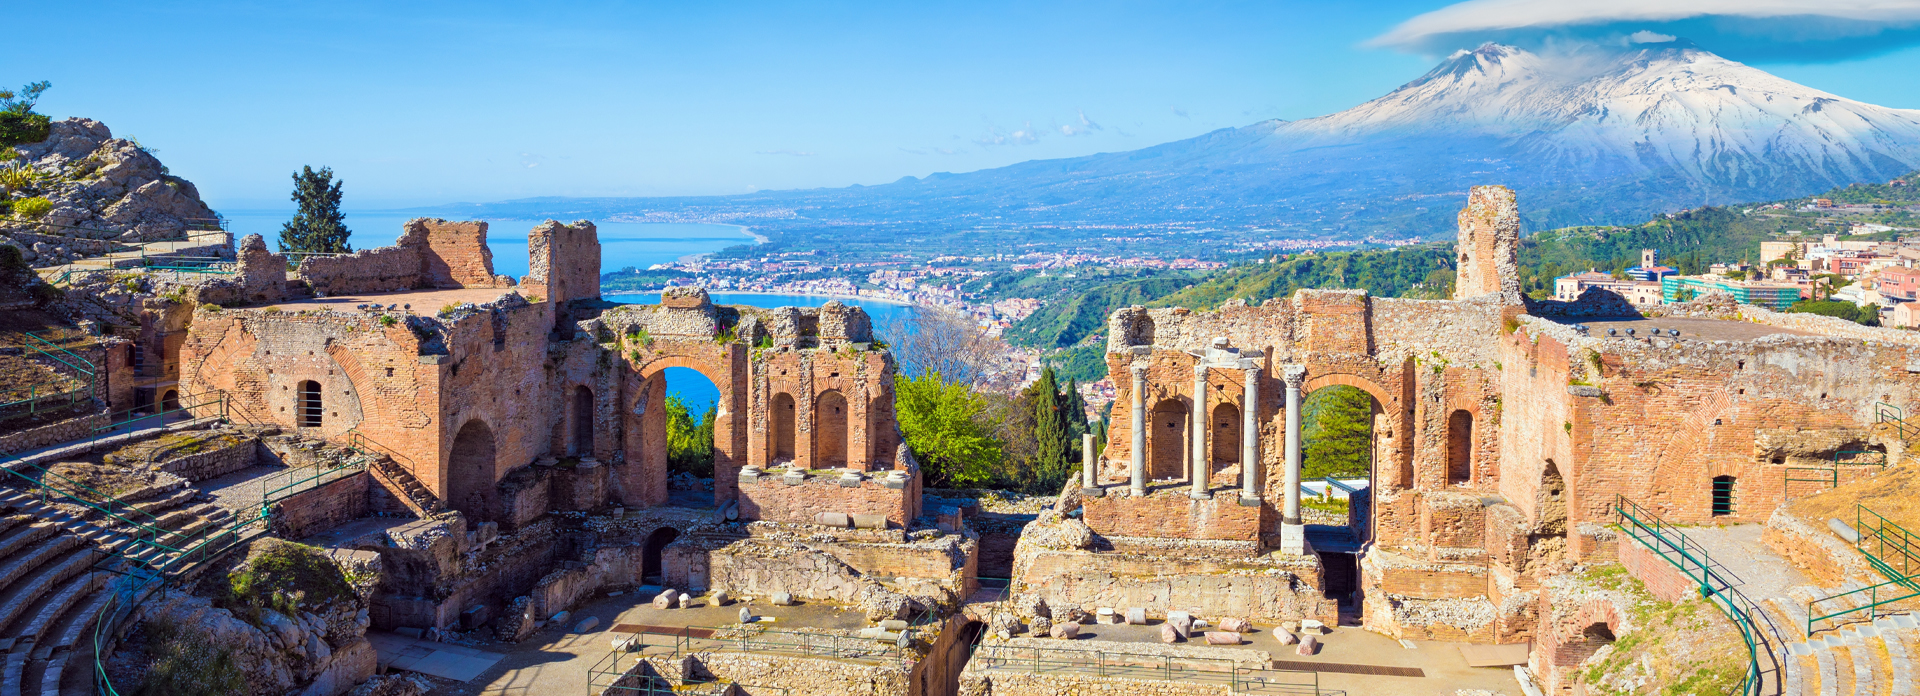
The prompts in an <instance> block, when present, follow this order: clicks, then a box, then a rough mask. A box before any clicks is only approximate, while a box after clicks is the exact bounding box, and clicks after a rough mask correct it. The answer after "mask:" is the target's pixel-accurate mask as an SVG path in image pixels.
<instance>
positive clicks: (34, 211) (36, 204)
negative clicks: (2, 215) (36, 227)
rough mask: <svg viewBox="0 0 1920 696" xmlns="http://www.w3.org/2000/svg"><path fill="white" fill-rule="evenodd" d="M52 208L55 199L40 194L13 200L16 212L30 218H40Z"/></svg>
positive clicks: (20, 215)
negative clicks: (48, 198) (51, 199)
mask: <svg viewBox="0 0 1920 696" xmlns="http://www.w3.org/2000/svg"><path fill="white" fill-rule="evenodd" d="M52 210H53V201H50V200H47V199H45V198H41V197H39V196H34V197H32V198H22V199H19V200H17V201H14V202H13V212H14V214H15V215H17V216H19V217H22V218H26V219H28V220H38V219H40V216H42V215H46V214H47V213H48V212H50V211H52Z"/></svg>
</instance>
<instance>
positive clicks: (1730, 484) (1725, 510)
mask: <svg viewBox="0 0 1920 696" xmlns="http://www.w3.org/2000/svg"><path fill="white" fill-rule="evenodd" d="M1734 483H1735V479H1734V477H1732V476H1715V477H1713V516H1714V517H1726V516H1728V515H1732V514H1733V513H1734V512H1735V507H1734V502H1735V501H1734V496H1733V493H1734Z"/></svg>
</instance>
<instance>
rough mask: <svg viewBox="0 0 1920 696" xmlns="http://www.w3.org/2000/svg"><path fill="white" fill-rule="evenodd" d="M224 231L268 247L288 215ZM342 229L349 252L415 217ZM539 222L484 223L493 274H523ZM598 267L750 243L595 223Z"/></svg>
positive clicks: (740, 235) (638, 264)
mask: <svg viewBox="0 0 1920 696" xmlns="http://www.w3.org/2000/svg"><path fill="white" fill-rule="evenodd" d="M221 214H223V215H225V216H226V218H227V229H228V230H229V231H231V232H233V235H234V239H235V240H238V239H240V238H241V237H245V236H247V235H249V234H258V235H260V236H263V237H266V238H267V246H268V247H270V248H278V247H275V246H274V243H275V241H276V240H278V239H279V238H280V226H281V225H284V224H286V222H287V220H288V219H289V218H291V217H293V211H290V210H239V211H221ZM346 217H347V229H349V230H352V231H353V234H352V235H351V236H349V237H348V238H347V243H348V244H351V245H352V246H353V248H355V249H372V248H374V247H381V246H387V245H389V244H392V243H393V240H395V239H398V238H399V237H400V226H401V225H404V224H406V222H407V221H408V220H412V219H414V218H417V217H430V216H423V215H418V214H401V213H388V212H367V213H355V212H348V213H347V214H346ZM541 222H542V221H540V220H488V221H487V245H488V246H489V247H492V248H493V272H494V273H498V274H501V275H510V276H513V277H515V278H518V277H520V276H523V275H526V274H527V233H528V232H530V231H532V230H533V227H534V226H535V225H538V224H540V223H541ZM595 226H597V227H598V228H599V230H600V269H601V272H602V273H608V272H612V271H617V270H620V269H622V268H626V267H629V266H631V267H634V268H640V269H645V268H646V267H648V266H652V265H654V264H657V263H672V262H674V261H676V260H679V259H680V258H681V257H684V256H690V255H693V254H708V253H712V252H716V251H719V250H721V249H725V248H727V247H730V246H738V245H741V244H752V243H754V240H753V237H752V236H751V235H749V234H747V231H746V228H744V227H738V226H735V225H708V224H702V223H681V222H663V223H639V222H599V221H595Z"/></svg>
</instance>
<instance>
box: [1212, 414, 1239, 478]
mask: <svg viewBox="0 0 1920 696" xmlns="http://www.w3.org/2000/svg"><path fill="white" fill-rule="evenodd" d="M1207 429H1208V431H1209V432H1208V433H1207V442H1208V446H1209V447H1210V448H1211V449H1212V450H1213V465H1214V466H1216V467H1220V466H1226V465H1237V464H1239V463H1240V429H1241V419H1240V407H1239V406H1235V405H1233V404H1215V405H1214V407H1213V420H1212V421H1210V422H1209V423H1207Z"/></svg>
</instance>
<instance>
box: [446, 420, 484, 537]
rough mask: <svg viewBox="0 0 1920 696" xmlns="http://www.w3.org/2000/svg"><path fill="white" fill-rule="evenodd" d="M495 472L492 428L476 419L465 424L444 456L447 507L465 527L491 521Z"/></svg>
mask: <svg viewBox="0 0 1920 696" xmlns="http://www.w3.org/2000/svg"><path fill="white" fill-rule="evenodd" d="M494 473H495V466H494V443H493V429H492V428H489V427H487V424H486V422H485V421H482V420H480V419H477V418H476V419H474V420H470V421H467V424H466V425H463V426H460V434H458V435H456V436H454V438H453V451H452V453H451V454H450V455H448V457H447V505H449V506H451V507H452V508H453V509H455V510H458V511H460V512H461V513H462V514H465V515H466V516H467V522H468V524H477V523H480V522H486V521H489V520H492V519H493V497H494Z"/></svg>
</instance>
